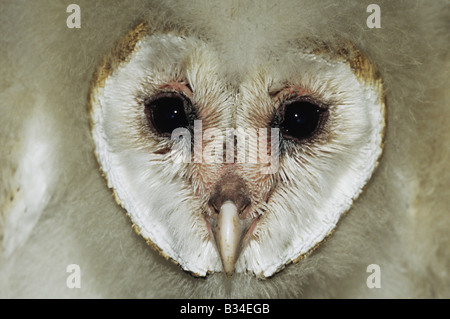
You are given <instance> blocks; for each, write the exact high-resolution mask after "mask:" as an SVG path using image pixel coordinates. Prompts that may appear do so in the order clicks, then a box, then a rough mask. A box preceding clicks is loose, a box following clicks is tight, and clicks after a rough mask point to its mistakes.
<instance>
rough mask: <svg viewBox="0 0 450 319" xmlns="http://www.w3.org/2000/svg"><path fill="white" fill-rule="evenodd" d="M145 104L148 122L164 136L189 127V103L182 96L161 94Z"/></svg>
mask: <svg viewBox="0 0 450 319" xmlns="http://www.w3.org/2000/svg"><path fill="white" fill-rule="evenodd" d="M144 104H145V113H146V116H147V120H148V121H149V123H150V125H151V126H152V127H153V128H154V130H156V131H157V133H159V134H160V135H162V136H170V135H171V134H172V132H173V131H174V130H175V129H177V128H181V127H184V128H186V127H188V126H189V120H188V115H187V110H188V109H189V101H188V100H187V98H186V97H184V96H183V95H182V94H179V93H172V92H166V93H161V94H158V95H156V96H154V97H153V98H151V99H149V100H147V101H145V103H144Z"/></svg>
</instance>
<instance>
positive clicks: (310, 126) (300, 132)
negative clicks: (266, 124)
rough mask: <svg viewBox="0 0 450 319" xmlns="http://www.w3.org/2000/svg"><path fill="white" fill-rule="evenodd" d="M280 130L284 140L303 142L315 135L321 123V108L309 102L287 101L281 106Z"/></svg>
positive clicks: (323, 111) (322, 111)
mask: <svg viewBox="0 0 450 319" xmlns="http://www.w3.org/2000/svg"><path fill="white" fill-rule="evenodd" d="M282 111H283V112H284V114H283V115H281V116H280V117H281V119H282V121H281V124H280V130H281V132H282V134H283V136H284V137H285V138H288V139H297V140H304V139H307V138H309V137H311V136H313V135H314V133H316V131H317V130H318V128H319V127H320V125H321V124H322V123H321V122H323V118H324V113H325V112H326V111H325V110H324V109H323V108H321V107H319V106H317V105H316V104H314V103H311V102H309V101H302V100H298V101H295V100H294V101H288V102H286V103H285V104H284V105H283V106H282Z"/></svg>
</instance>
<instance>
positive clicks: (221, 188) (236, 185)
mask: <svg viewBox="0 0 450 319" xmlns="http://www.w3.org/2000/svg"><path fill="white" fill-rule="evenodd" d="M225 201H231V202H233V203H234V205H236V208H237V210H238V212H239V213H242V212H243V211H244V210H245V208H247V207H248V206H249V205H250V204H251V200H250V196H249V192H248V188H247V185H246V183H245V181H244V180H243V179H242V177H240V176H239V175H237V174H235V173H233V172H229V173H225V174H224V175H223V176H222V177H221V178H220V180H219V181H218V182H217V183H216V185H215V187H214V191H213V193H212V195H211V198H210V200H209V205H210V206H211V207H212V208H213V209H214V211H215V212H216V213H219V212H220V208H221V207H222V205H223V203H224V202H225Z"/></svg>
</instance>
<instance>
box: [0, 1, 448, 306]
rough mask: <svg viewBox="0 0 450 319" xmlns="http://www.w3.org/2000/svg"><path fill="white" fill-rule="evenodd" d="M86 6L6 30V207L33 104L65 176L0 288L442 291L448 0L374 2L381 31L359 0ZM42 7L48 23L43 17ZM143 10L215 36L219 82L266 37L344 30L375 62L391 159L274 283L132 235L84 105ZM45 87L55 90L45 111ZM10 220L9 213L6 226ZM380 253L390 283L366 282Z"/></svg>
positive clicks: (204, 292) (159, 292) (7, 19)
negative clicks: (100, 68) (78, 22)
mask: <svg viewBox="0 0 450 319" xmlns="http://www.w3.org/2000/svg"><path fill="white" fill-rule="evenodd" d="M79 4H80V6H81V8H82V12H83V13H82V14H83V15H82V17H83V24H82V28H81V29H80V30H69V29H67V28H65V26H64V21H65V19H66V16H67V14H66V13H65V6H64V5H62V4H52V5H48V4H44V3H40V2H38V1H37V2H33V3H28V2H27V3H26V6H28V8H29V10H27V14H25V15H23V14H22V13H23V7H21V5H25V2H23V3H22V2H14V3H12V2H11V3H10V4H8V5H7V6H5V10H4V12H3V13H2V21H4V23H2V25H1V28H2V30H1V31H2V34H8V35H9V36H5V37H2V40H1V41H2V45H1V49H0V50H1V51H0V54H1V55H2V61H4V65H7V66H8V67H6V68H2V70H1V72H2V77H1V80H0V85H1V87H2V93H1V95H2V97H3V99H2V101H3V102H2V104H1V109H2V117H1V120H0V121H1V124H2V125H1V135H0V139H1V143H2V144H1V145H2V147H1V157H2V163H6V164H5V165H4V166H2V168H1V170H0V171H1V173H0V174H1V176H2V190H1V195H0V196H1V197H0V203H1V205H0V206H1V207H4V203H6V202H7V201H8V199H9V194H10V192H11V186H12V185H14V184H15V183H16V181H15V175H14V173H13V172H14V171H16V170H17V168H18V166H19V163H20V158H22V157H23V155H22V151H21V150H22V148H20V147H17V146H16V145H17V143H21V142H20V141H19V140H20V139H19V138H18V136H25V134H23V133H22V132H24V131H25V130H26V129H25V126H26V124H25V123H27V120H28V119H31V120H34V121H39V119H40V118H41V117H35V114H36V113H35V112H29V110H30V109H35V110H37V112H39V113H40V114H42V115H44V116H45V118H47V119H48V123H49V125H48V127H49V129H51V130H52V132H53V135H52V137H48V138H49V139H50V140H51V143H50V144H52V145H56V148H52V149H51V150H50V151H49V152H50V156H51V157H52V158H53V159H54V161H55V163H58V164H55V165H53V166H52V167H53V171H52V174H54V175H55V176H57V178H55V179H54V182H52V185H51V186H52V187H51V189H52V191H51V192H50V194H49V198H50V201H49V203H48V204H47V205H46V207H45V208H44V209H43V210H42V215H41V217H40V218H39V221H38V222H37V224H36V226H35V227H34V229H33V232H32V233H31V235H30V238H29V239H28V241H27V242H26V243H25V246H23V247H22V248H17V249H16V250H15V251H14V252H13V253H12V255H11V256H10V257H7V256H6V255H3V256H2V257H1V259H0V265H1V266H0V267H1V274H2V275H1V277H0V285H1V287H2V288H3V289H1V290H0V291H1V295H2V296H8V297H14V296H62V295H66V296H69V297H70V296H94V297H95V296H100V297H109V296H121V297H124V296H132V297H133V296H134V297H144V296H146V297H176V296H178V297H180V296H186V297H188V296H189V297H191V296H197V297H209V296H215V297H218V296H232V297H233V296H247V297H248V296H250V297H268V296H271V297H275V296H278V297H299V296H312V297H314V296H315V297H319V296H369V297H370V296H372V297H373V296H388V297H389V296H420V297H423V296H446V294H448V286H449V285H448V282H449V277H448V273H447V272H448V260H449V259H450V258H449V256H448V250H446V249H445V247H446V246H445V245H446V244H447V245H448V241H449V239H448V238H449V237H448V235H447V231H446V229H448V225H449V221H448V216H447V214H446V213H447V211H446V207H448V206H449V203H448V198H446V194H445V190H446V189H448V183H449V182H448V181H449V178H448V174H447V173H446V171H447V167H448V150H447V148H446V147H445V146H446V144H447V143H448V138H449V135H448V129H445V127H446V126H445V125H444V124H442V121H443V118H445V116H444V115H445V114H447V113H448V110H446V109H448V108H447V107H446V106H448V96H445V94H444V93H442V92H445V91H444V90H443V86H442V85H443V84H444V83H445V80H446V76H448V75H447V74H446V73H445V72H443V70H445V68H446V67H447V68H448V63H446V62H445V61H446V56H445V52H447V51H448V48H446V43H448V42H449V41H448V39H446V32H445V31H446V30H448V24H446V22H445V21H446V20H445V10H441V9H442V8H441V7H443V6H444V3H442V4H441V3H433V4H432V5H430V4H421V3H418V5H417V7H411V6H410V5H409V4H408V3H402V4H391V3H385V2H379V3H378V4H379V5H380V7H381V8H382V29H379V30H369V29H367V28H366V26H365V19H366V17H367V15H368V14H367V13H366V12H365V9H366V7H367V4H354V3H350V2H346V3H332V4H324V3H318V4H317V3H313V2H302V3H298V2H285V3H282V4H278V3H272V4H267V5H263V6H262V7H261V6H260V5H257V4H251V3H246V4H245V5H243V8H239V7H238V5H237V4H232V5H230V6H225V7H223V8H221V7H220V5H218V4H215V5H208V4H207V3H202V2H199V3H193V4H192V3H189V4H186V3H181V2H175V3H165V4H164V5H162V4H159V5H158V4H154V3H138V1H134V2H133V3H130V4H128V3H127V4H126V6H125V5H124V7H123V8H118V7H111V6H110V4H109V3H107V2H104V3H101V5H98V6H97V7H96V8H90V6H89V4H88V3H84V2H80V3H79ZM99 8H101V10H99ZM87 12H89V13H90V14H84V13H87ZM94 13H95V14H94ZM269 13H270V14H269ZM47 15H48V16H49V17H51V18H49V19H42V17H43V16H47ZM111 16H114V19H111V18H110V17H111ZM143 19H144V20H148V21H153V22H154V23H156V24H159V23H161V24H163V23H164V24H167V25H171V24H175V25H182V26H183V28H186V29H189V30H191V31H192V32H193V33H198V34H200V35H202V36H204V37H205V38H208V39H210V40H211V41H214V42H215V45H216V47H217V48H218V50H217V51H218V52H219V54H220V56H219V58H218V59H219V61H222V63H221V64H220V65H219V66H218V67H219V68H228V71H227V72H221V73H222V74H226V75H227V77H228V78H227V79H226V81H224V82H230V83H235V84H237V83H240V82H241V81H242V78H243V77H245V75H244V74H242V73H241V72H239V70H241V69H243V66H246V65H249V64H251V63H255V62H253V61H252V60H251V58H252V57H253V56H255V55H254V54H252V50H256V48H259V47H260V46H259V45H260V44H261V43H265V49H264V50H265V52H267V55H270V54H272V53H273V52H277V51H279V50H285V48H286V45H287V43H289V44H291V43H294V42H295V43H306V41H302V39H306V38H313V39H320V40H321V41H324V42H326V43H335V42H336V41H335V40H334V39H335V35H338V36H339V37H338V38H339V39H347V40H350V41H351V42H353V43H354V44H355V45H356V47H357V48H359V49H361V50H362V51H363V52H364V53H365V54H367V55H368V56H369V57H370V60H371V61H373V62H374V63H375V64H376V65H377V66H378V69H379V70H380V74H381V75H382V78H383V82H384V86H385V88H386V97H387V101H388V116H387V118H388V123H389V126H388V130H387V137H386V146H385V148H386V149H385V154H384V157H383V159H382V162H381V163H380V167H379V169H378V171H377V173H376V174H375V176H374V178H373V179H372V181H371V182H370V184H369V185H368V186H367V188H366V190H365V192H363V194H362V195H361V197H360V198H359V199H358V200H357V201H356V202H355V204H354V207H353V208H352V210H351V211H350V212H349V214H348V215H347V216H346V217H345V218H344V219H343V220H342V221H341V222H340V223H339V227H338V230H337V231H336V232H335V233H334V235H333V237H332V239H330V240H329V241H327V242H326V243H325V244H324V245H323V246H322V247H321V248H319V249H318V250H317V251H316V252H315V253H313V254H312V255H310V256H308V257H306V258H304V259H303V260H302V261H301V262H300V263H298V264H296V265H293V266H290V267H287V268H286V269H285V270H284V271H283V272H281V273H280V274H278V275H276V276H275V277H273V278H271V279H269V280H266V281H260V280H257V279H255V278H253V277H251V276H246V275H240V274H235V276H233V279H232V280H231V281H227V280H226V279H225V278H224V276H220V274H218V275H212V276H210V277H208V279H207V280H206V281H202V280H200V281H199V280H198V279H195V278H192V277H190V276H189V275H187V274H184V273H183V272H182V271H181V270H180V269H179V267H177V266H174V265H172V264H170V263H169V262H166V261H164V260H163V259H162V258H160V257H159V256H158V254H157V253H154V252H153V251H151V250H150V249H148V247H147V246H146V245H145V243H143V242H142V240H141V239H140V238H139V237H138V236H136V235H134V234H133V231H132V230H131V229H130V227H129V220H128V219H127V217H125V216H124V212H123V211H122V210H121V209H120V208H118V206H117V205H116V203H115V202H114V201H113V199H112V198H111V195H110V192H109V190H108V189H107V188H106V186H105V185H104V183H103V181H102V179H101V177H100V176H99V174H98V173H97V163H96V162H95V158H94V156H93V144H92V142H91V137H90V135H89V126H88V116H87V111H86V109H85V105H86V103H85V101H86V96H87V91H88V88H89V82H90V79H91V76H92V73H93V72H94V69H95V67H96V65H97V64H98V63H99V62H100V60H101V59H102V57H103V56H104V55H105V54H106V53H107V51H108V49H109V48H112V47H113V46H114V43H115V42H116V41H117V40H118V38H119V37H121V36H122V35H124V34H126V33H127V32H128V31H129V30H130V29H131V28H132V26H133V25H135V24H136V22H137V21H141V20H143ZM61 25H62V27H61ZM225 26H226V27H225ZM243 27H245V28H243ZM243 30H247V31H246V32H244V31H243ZM393 30H395V31H393ZM237 31H238V32H237ZM237 38H240V39H237ZM336 39H337V38H336ZM241 43H244V44H245V45H240V44H241ZM336 46H338V43H336ZM260 55H261V56H266V54H262V53H261V54H260ZM44 75H45V76H44ZM40 94H45V99H46V100H45V103H44V105H43V106H40V107H38V105H40V104H39V102H38V101H39V99H38V98H37V97H38V96H39V95H40ZM439 124H440V125H439ZM3 159H5V160H4V161H3ZM446 159H447V160H446ZM45 174H47V173H45ZM4 185H6V187H4ZM5 214H6V210H3V209H2V216H3V220H6V218H7V217H6V216H5ZM4 225H5V224H4V223H3V227H5V226H4ZM3 233H4V234H5V233H7V232H6V230H3ZM43 256H45V258H44V257H43ZM71 263H77V264H79V265H80V266H81V268H82V270H83V269H86V272H83V279H82V280H83V286H82V289H79V290H76V289H74V290H69V289H67V288H66V287H65V285H64V283H65V279H66V276H67V274H66V273H65V267H66V266H67V265H68V264H71ZM371 263H377V264H379V265H380V266H381V269H382V276H383V277H382V278H383V286H382V289H378V290H369V289H368V288H367V287H366V286H365V280H366V278H367V275H368V274H367V273H366V272H365V269H366V267H367V265H368V264H371ZM87 269H89V271H87ZM117 274H120V279H118V278H117V277H118V276H116V275H117ZM161 274H163V275H161ZM411 274H414V276H413V277H414V278H415V279H414V280H413V282H411V281H410V278H411V277H412V275H411ZM116 278H117V279H116ZM143 278H146V279H147V280H148V281H147V280H143ZM446 283H447V284H446ZM162 287H164V289H162Z"/></svg>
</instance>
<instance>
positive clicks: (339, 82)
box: [88, 22, 385, 278]
mask: <svg viewBox="0 0 450 319" xmlns="http://www.w3.org/2000/svg"><path fill="white" fill-rule="evenodd" d="M339 43H340V47H334V46H332V45H331V44H329V43H325V42H322V41H319V40H317V39H307V40H305V41H303V42H299V43H294V44H292V45H291V46H289V48H288V49H286V50H284V51H276V50H271V49H270V48H268V47H266V46H264V45H263V44H261V45H260V46H258V44H252V46H253V49H252V50H249V53H248V54H247V55H246V56H242V57H241V60H242V61H240V63H238V65H236V64H233V63H232V61H234V60H233V59H230V58H229V57H228V56H227V55H228V54H231V53H230V52H232V50H231V51H227V52H222V51H221V50H220V47H218V46H216V45H215V44H214V41H211V39H210V37H208V35H205V34H202V33H196V32H194V31H192V30H191V31H188V30H186V29H185V28H182V27H176V26H173V25H171V26H160V27H153V26H149V25H148V24H147V23H145V22H144V23H140V24H138V25H137V26H136V27H134V28H133V29H132V30H131V31H130V32H129V33H128V34H127V35H126V36H125V37H124V38H123V39H122V40H120V41H119V42H118V44H117V45H116V47H115V48H113V49H112V50H111V52H110V53H109V54H107V55H106V56H105V57H104V59H103V61H102V62H101V63H100V66H99V68H98V70H97V71H96V73H95V74H94V77H93V80H92V83H91V89H90V93H89V97H88V106H89V111H90V120H91V128H92V136H93V139H94V143H95V154H96V157H97V159H98V162H99V165H100V168H101V171H102V173H103V176H104V177H105V180H106V182H107V185H108V187H109V188H111V189H112V191H113V194H114V197H115V199H116V201H117V203H118V204H119V205H121V206H122V207H123V208H124V210H125V211H126V213H127V214H128V216H129V217H130V219H131V222H132V227H133V228H134V229H135V231H136V232H137V233H138V234H140V235H141V236H142V237H143V238H144V239H145V240H146V241H147V243H148V244H149V245H150V246H151V247H153V248H154V249H156V250H157V251H158V252H159V253H160V254H161V255H162V256H164V257H165V258H167V259H170V260H172V261H174V262H175V263H177V264H179V265H180V267H181V268H182V269H184V270H185V271H188V272H190V273H192V274H194V275H195V276H206V275H207V274H208V273H213V272H225V273H226V274H227V275H228V276H231V275H232V274H233V272H239V273H250V274H254V275H256V276H258V277H261V278H267V277H270V276H272V275H274V274H275V273H277V272H279V271H280V270H282V269H283V268H284V267H285V266H286V265H288V264H290V263H296V262H298V261H300V260H301V259H302V257H303V256H305V255H306V254H309V253H311V252H313V251H314V249H315V248H316V247H318V246H319V245H320V244H321V243H322V242H323V241H324V240H325V239H326V238H328V237H329V236H330V235H331V234H332V233H333V230H334V229H335V228H336V227H338V222H339V220H340V218H341V217H342V216H343V215H344V214H345V213H346V212H347V211H348V210H349V209H350V208H351V206H352V203H353V201H354V200H355V199H356V198H357V197H358V195H359V194H360V193H361V191H362V190H363V188H364V186H365V185H366V184H367V182H368V181H369V179H370V178H371V176H372V174H373V172H374V170H375V168H376V167H377V164H378V161H379V158H380V156H381V154H382V149H383V136H384V128H385V99H384V93H383V87H382V81H381V78H380V75H379V74H378V72H377V70H376V68H375V67H374V66H373V65H372V64H371V63H370V61H369V59H368V58H367V57H366V56H365V55H364V53H362V52H360V51H359V50H358V49H357V48H356V47H355V46H354V45H353V44H352V43H350V42H348V41H346V40H345V39H343V40H342V41H339Z"/></svg>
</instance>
